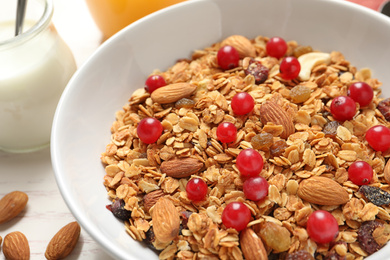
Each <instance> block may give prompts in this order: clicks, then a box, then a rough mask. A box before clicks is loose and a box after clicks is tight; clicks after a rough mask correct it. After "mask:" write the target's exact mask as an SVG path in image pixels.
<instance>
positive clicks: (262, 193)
mask: <svg viewBox="0 0 390 260" xmlns="http://www.w3.org/2000/svg"><path fill="white" fill-rule="evenodd" d="M268 186H269V184H268V182H267V180H266V179H264V178H263V177H261V176H256V177H251V178H248V179H246V180H245V182H244V187H243V190H244V194H245V197H247V199H250V200H253V201H258V200H262V199H264V198H265V197H266V196H267V195H268Z"/></svg>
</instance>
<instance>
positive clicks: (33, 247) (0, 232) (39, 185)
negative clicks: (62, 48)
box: [0, 0, 112, 260]
mask: <svg viewBox="0 0 390 260" xmlns="http://www.w3.org/2000/svg"><path fill="white" fill-rule="evenodd" d="M10 2H15V4H16V2H17V1H16V0H15V1H10ZM53 2H54V8H55V9H54V16H53V22H54V25H55V26H56V28H57V30H58V33H59V34H60V35H61V36H62V38H63V39H64V40H65V42H66V43H67V44H68V45H69V47H70V48H71V50H72V52H73V54H74V56H75V59H76V62H77V65H78V67H80V66H81V65H82V64H83V63H84V62H85V61H86V59H87V58H88V57H89V56H90V55H91V54H92V53H93V52H94V51H95V50H96V48H97V47H98V46H99V45H100V43H101V38H102V36H101V33H100V31H99V30H98V28H97V27H96V25H95V24H94V22H93V20H92V18H91V16H90V14H89V12H88V9H87V6H86V4H85V2H84V1H83V0H66V1H64V0H53ZM14 190H20V191H23V192H25V193H27V195H28V196H29V201H28V204H27V207H26V208H25V209H24V210H23V212H22V213H21V214H20V215H19V216H18V217H17V218H15V219H13V220H12V221H10V222H8V223H4V224H1V225H0V236H2V237H3V238H4V237H5V235H7V234H8V233H10V232H12V231H21V232H22V233H24V234H25V235H26V237H27V239H28V240H29V244H30V251H31V258H30V259H32V260H34V259H45V258H44V253H45V250H46V246H47V244H48V243H49V241H50V239H51V238H52V237H53V236H54V234H55V233H56V232H57V231H58V230H59V229H60V228H61V227H63V226H64V225H66V224H68V223H69V222H72V221H75V218H74V217H73V215H72V214H71V213H70V211H69V209H68V208H67V206H66V204H65V202H64V201H63V199H62V197H61V194H60V192H59V189H58V187H57V184H56V181H55V177H54V172H53V170H52V166H51V159H50V149H49V148H46V149H43V150H41V151H38V152H33V153H27V154H9V153H5V152H0V198H1V197H3V196H4V195H5V194H7V193H9V192H11V191H14ZM4 259H5V257H4V255H3V253H2V251H1V253H0V260H4ZM67 259H70V260H72V259H73V260H74V259H83V260H84V259H87V260H89V259H95V260H110V259H112V258H111V257H110V256H108V255H107V254H106V253H105V252H104V251H103V250H102V249H101V247H100V246H99V245H98V244H97V243H96V242H95V241H94V240H93V239H92V238H91V237H90V236H89V235H88V234H87V233H86V232H85V231H84V230H82V231H81V235H80V240H79V243H78V244H77V246H76V248H75V250H74V251H73V252H72V254H71V255H70V256H69V257H68V258H67Z"/></svg>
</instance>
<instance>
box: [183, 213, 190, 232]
mask: <svg viewBox="0 0 390 260" xmlns="http://www.w3.org/2000/svg"><path fill="white" fill-rule="evenodd" d="M191 214H192V212H191V211H182V212H181V216H182V220H181V224H182V225H183V228H185V229H187V228H188V226H187V224H188V219H189V218H190V216H191Z"/></svg>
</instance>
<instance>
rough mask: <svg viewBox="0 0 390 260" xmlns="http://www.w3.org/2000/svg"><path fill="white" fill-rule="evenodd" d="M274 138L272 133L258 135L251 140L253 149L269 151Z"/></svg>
mask: <svg viewBox="0 0 390 260" xmlns="http://www.w3.org/2000/svg"><path fill="white" fill-rule="evenodd" d="M273 140H274V136H273V135H272V134H270V133H261V134H257V135H255V136H254V137H252V139H251V144H252V147H253V149H257V150H263V151H268V150H269V148H270V147H271V145H272V144H273Z"/></svg>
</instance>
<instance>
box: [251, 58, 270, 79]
mask: <svg viewBox="0 0 390 260" xmlns="http://www.w3.org/2000/svg"><path fill="white" fill-rule="evenodd" d="M245 74H246V75H248V74H251V75H253V76H254V77H255V82H256V84H261V83H264V81H266V80H267V78H268V68H267V67H266V66H264V65H263V64H261V62H260V61H257V60H255V59H252V58H251V59H250V60H249V65H248V68H247V69H246V70H245Z"/></svg>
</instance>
